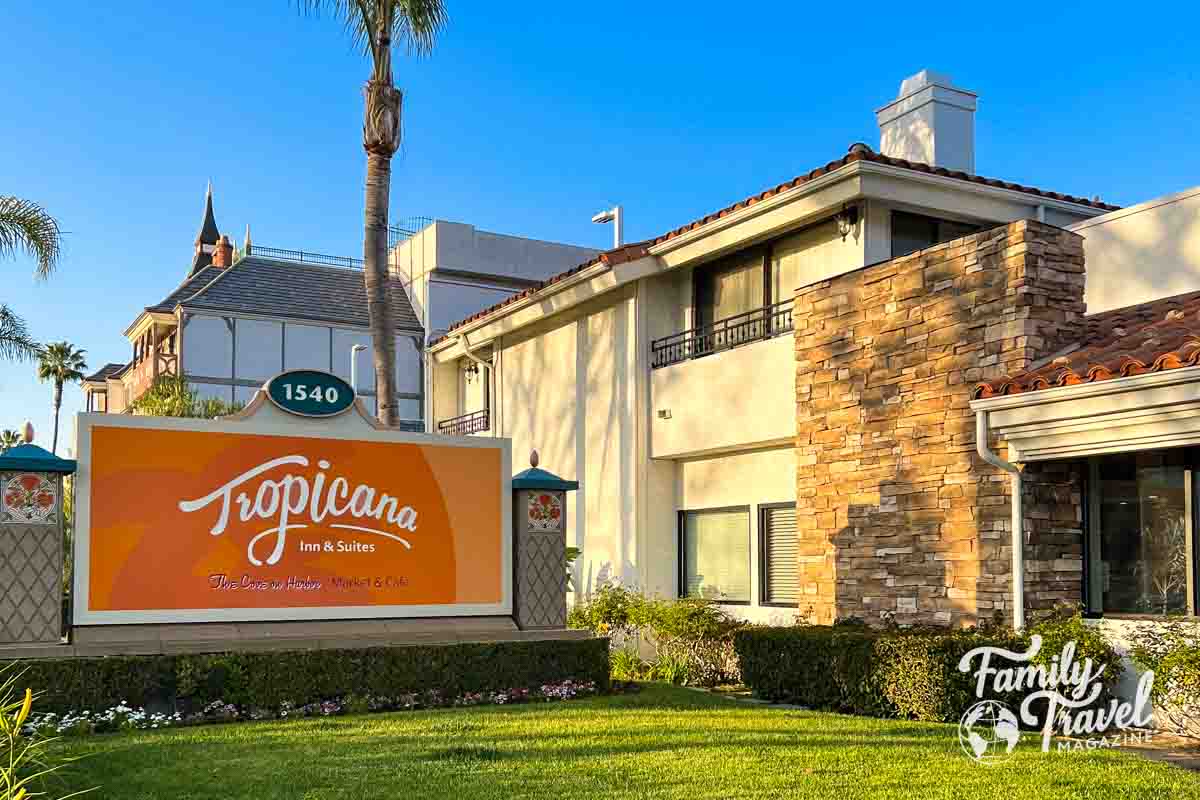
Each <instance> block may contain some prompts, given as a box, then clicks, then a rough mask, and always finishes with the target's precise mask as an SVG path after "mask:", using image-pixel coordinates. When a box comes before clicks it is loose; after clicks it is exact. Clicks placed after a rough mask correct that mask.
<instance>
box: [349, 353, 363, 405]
mask: <svg viewBox="0 0 1200 800" xmlns="http://www.w3.org/2000/svg"><path fill="white" fill-rule="evenodd" d="M366 349H367V346H366V345H365V344H356V345H352V346H351V347H350V387H351V388H352V389H354V391H355V393H356V394H357V393H358V354H359V353H361V352H362V351H363V350H366Z"/></svg>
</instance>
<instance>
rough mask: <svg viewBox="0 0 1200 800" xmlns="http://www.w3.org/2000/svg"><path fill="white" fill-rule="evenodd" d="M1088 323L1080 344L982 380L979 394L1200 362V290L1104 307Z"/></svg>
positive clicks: (1030, 389) (1027, 389)
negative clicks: (1024, 367)
mask: <svg viewBox="0 0 1200 800" xmlns="http://www.w3.org/2000/svg"><path fill="white" fill-rule="evenodd" d="M1085 322H1086V328H1085V333H1084V336H1083V339H1082V340H1081V341H1080V342H1079V347H1078V349H1076V350H1074V351H1072V352H1070V353H1066V354H1065V355H1062V356H1059V357H1058V358H1055V359H1053V360H1052V361H1051V362H1050V363H1048V364H1044V365H1042V366H1040V367H1038V368H1036V369H1032V370H1029V371H1028V372H1023V373H1021V374H1020V375H1011V376H1006V377H1004V378H998V379H996V380H994V381H989V382H988V383H981V384H979V386H977V387H976V388H975V397H976V399H981V398H986V397H997V396H1000V395H1008V394H1022V393H1024V392H1036V391H1038V390H1040V389H1050V388H1053V387H1056V386H1073V385H1075V384H1079V383H1095V382H1096V381H1104V380H1109V379H1111V378H1127V377H1129V376H1131V375H1142V374H1144V373H1147V372H1161V371H1163V370H1169V369H1179V368H1180V367H1194V366H1196V365H1197V364H1200V292H1188V293H1186V294H1180V295H1175V296H1174V297H1164V298H1160V299H1158V300H1151V301H1150V302H1148V303H1141V304H1139V305H1135V306H1127V307H1125V308H1116V309H1113V310H1111V311H1104V312H1102V313H1099V314H1093V315H1091V316H1089V317H1087V318H1086V320H1085Z"/></svg>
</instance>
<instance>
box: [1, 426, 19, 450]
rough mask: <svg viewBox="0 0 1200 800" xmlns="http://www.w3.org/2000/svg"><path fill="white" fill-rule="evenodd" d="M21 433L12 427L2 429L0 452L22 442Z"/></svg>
mask: <svg viewBox="0 0 1200 800" xmlns="http://www.w3.org/2000/svg"><path fill="white" fill-rule="evenodd" d="M21 441H22V439H21V434H20V433H18V432H17V431H14V430H11V429H8V428H6V429H4V430H2V431H0V454H2V453H4V452H6V451H8V450H11V449H12V448H14V447H16V446H17V445H19V444H20V443H21Z"/></svg>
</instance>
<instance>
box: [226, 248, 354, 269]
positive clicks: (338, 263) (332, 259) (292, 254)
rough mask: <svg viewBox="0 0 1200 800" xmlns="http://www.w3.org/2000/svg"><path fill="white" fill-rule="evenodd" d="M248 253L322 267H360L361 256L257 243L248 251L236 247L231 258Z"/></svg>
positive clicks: (238, 257)
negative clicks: (313, 251)
mask: <svg viewBox="0 0 1200 800" xmlns="http://www.w3.org/2000/svg"><path fill="white" fill-rule="evenodd" d="M248 255H253V256H258V257H260V258H271V259H275V260H276V261H294V262H296V263H298V264H320V265H321V266H324V267H341V268H343V269H362V268H363V262H362V259H361V258H351V257H350V256H327V255H325V254H324V253H309V252H306V251H304V250H285V249H283V248H280V247H263V246H262V245H259V244H252V245H250V250H249V252H247V251H246V249H245V248H241V247H239V248H237V250H236V251H235V252H234V257H233V260H234V261H235V262H236V261H241V260H242V259H243V258H245V257H246V256H248Z"/></svg>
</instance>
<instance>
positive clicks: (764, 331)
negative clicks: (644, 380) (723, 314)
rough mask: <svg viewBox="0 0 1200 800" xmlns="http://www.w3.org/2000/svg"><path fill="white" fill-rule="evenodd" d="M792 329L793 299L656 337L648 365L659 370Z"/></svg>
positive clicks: (651, 345) (651, 344) (759, 340)
mask: <svg viewBox="0 0 1200 800" xmlns="http://www.w3.org/2000/svg"><path fill="white" fill-rule="evenodd" d="M791 329H792V301H791V300H785V301H784V302H782V303H776V304H775V305H771V306H764V307H763V308H756V309H754V310H753V311H747V312H745V313H743V314H737V315H735V316H732V317H727V318H725V319H719V320H717V321H716V322H713V323H711V324H709V325H702V326H700V327H697V328H692V329H691V330H688V331H683V332H682V333H673V334H671V335H670V336H664V337H663V338H661V339H655V340H654V341H653V342H651V343H650V367H651V369H658V368H659V367H666V366H669V365H671V364H678V363H679V362H681V361H687V360H688V359H691V358H699V357H701V356H707V355H711V354H712V353H719V352H721V351H722V350H731V349H733V348H735V347H741V346H742V345H744V344H750V343H752V342H761V341H762V340H763V339H770V338H772V337H774V336H778V335H780V334H781V333H787V332H788V331H790V330H791Z"/></svg>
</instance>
